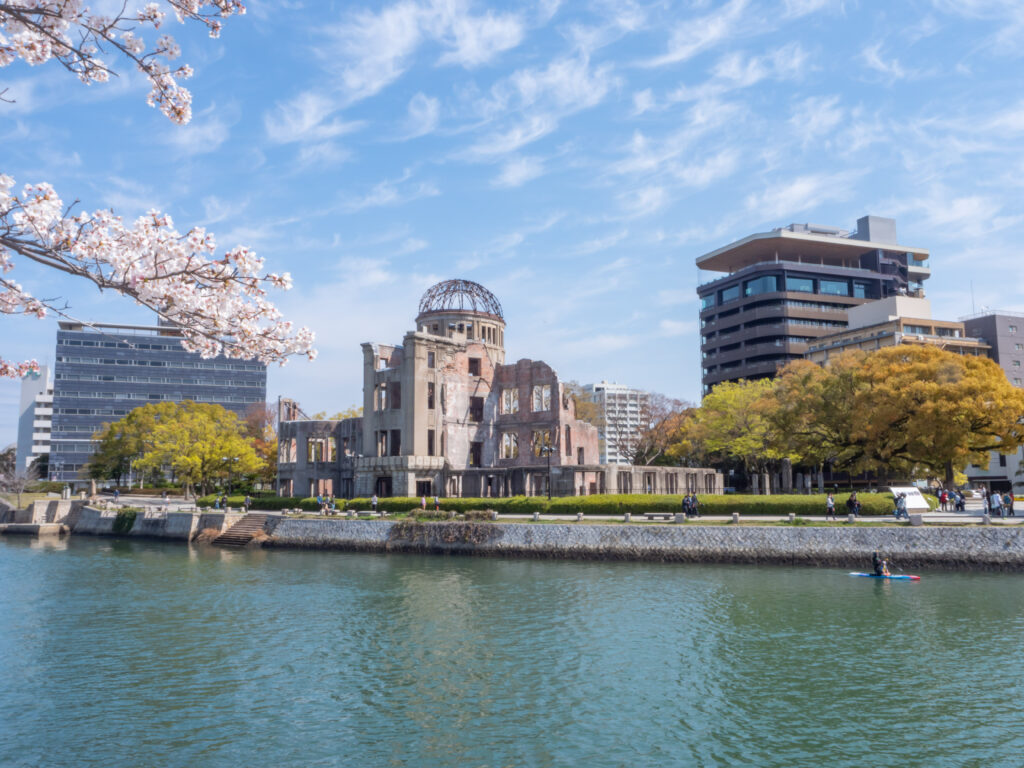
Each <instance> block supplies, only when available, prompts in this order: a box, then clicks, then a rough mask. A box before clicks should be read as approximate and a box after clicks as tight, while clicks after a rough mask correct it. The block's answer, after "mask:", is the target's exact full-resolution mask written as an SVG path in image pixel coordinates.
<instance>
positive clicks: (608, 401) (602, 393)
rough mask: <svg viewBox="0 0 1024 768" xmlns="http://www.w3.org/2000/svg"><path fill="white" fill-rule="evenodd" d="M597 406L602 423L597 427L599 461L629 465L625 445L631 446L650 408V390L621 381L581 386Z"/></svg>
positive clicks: (627, 450) (627, 448)
mask: <svg viewBox="0 0 1024 768" xmlns="http://www.w3.org/2000/svg"><path fill="white" fill-rule="evenodd" d="M583 389H584V391H585V392H586V393H587V394H589V395H590V396H591V397H592V398H593V399H594V402H596V403H597V404H598V405H599V406H600V408H601V413H602V416H603V417H604V425H603V426H599V427H598V437H599V439H600V454H601V459H600V463H601V464H630V463H631V462H630V457H629V455H628V452H629V448H630V447H631V446H633V445H635V443H636V440H637V437H638V435H639V432H640V425H641V424H642V422H643V419H644V418H646V416H647V413H648V412H649V410H650V403H651V396H650V393H648V392H645V391H643V390H642V389H633V388H632V387H627V386H624V385H622V384H615V383H609V382H607V381H602V382H600V383H598V384H587V385H586V386H585V387H583Z"/></svg>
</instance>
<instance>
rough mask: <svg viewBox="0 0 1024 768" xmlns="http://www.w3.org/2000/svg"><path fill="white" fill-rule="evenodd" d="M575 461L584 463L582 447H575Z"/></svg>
mask: <svg viewBox="0 0 1024 768" xmlns="http://www.w3.org/2000/svg"><path fill="white" fill-rule="evenodd" d="M576 463H577V464H583V463H584V461H583V449H582V448H577V449H576Z"/></svg>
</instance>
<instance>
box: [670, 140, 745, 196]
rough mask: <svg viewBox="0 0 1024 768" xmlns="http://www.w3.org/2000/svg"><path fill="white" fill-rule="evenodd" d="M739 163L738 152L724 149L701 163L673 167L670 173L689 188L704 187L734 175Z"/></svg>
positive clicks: (727, 148)
mask: <svg viewBox="0 0 1024 768" xmlns="http://www.w3.org/2000/svg"><path fill="white" fill-rule="evenodd" d="M739 161H740V152H739V150H738V149H736V148H735V147H726V148H725V149H723V150H721V151H719V152H716V153H715V154H713V155H710V156H709V157H706V158H705V159H704V160H703V161H698V162H696V163H691V164H688V165H682V166H677V167H674V168H673V170H672V173H673V174H674V175H675V176H676V178H678V179H679V180H680V181H682V182H683V183H684V184H685V185H687V186H689V187H698V188H700V187H706V186H708V185H710V184H712V183H714V182H716V181H720V180H721V179H724V178H726V177H728V176H731V175H732V174H733V173H735V171H736V169H737V168H738V167H739Z"/></svg>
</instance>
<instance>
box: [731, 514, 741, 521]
mask: <svg viewBox="0 0 1024 768" xmlns="http://www.w3.org/2000/svg"><path fill="white" fill-rule="evenodd" d="M732 521H733V522H734V523H738V522H739V521H740V513H739V512H733V513H732Z"/></svg>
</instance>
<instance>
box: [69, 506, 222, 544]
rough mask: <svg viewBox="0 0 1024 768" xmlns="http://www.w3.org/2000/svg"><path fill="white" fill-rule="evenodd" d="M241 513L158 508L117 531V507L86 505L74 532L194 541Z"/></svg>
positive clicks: (220, 527) (140, 513) (219, 529)
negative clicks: (164, 510) (102, 508)
mask: <svg viewBox="0 0 1024 768" xmlns="http://www.w3.org/2000/svg"><path fill="white" fill-rule="evenodd" d="M241 517H242V515H241V514H240V513H230V512H203V513H198V514H197V513H194V512H157V511H155V510H154V511H150V510H147V511H144V512H139V513H138V514H137V515H136V516H135V522H134V524H133V525H132V528H131V530H130V531H128V532H127V533H120V534H115V533H114V520H116V519H117V511H116V510H101V509H95V508H93V507H85V508H83V509H82V510H81V512H80V513H79V515H78V519H77V521H76V523H75V525H74V526H72V527H71V532H72V533H74V534H81V535H87V536H132V537H135V538H149V539H174V540H178V541H191V540H192V539H193V538H195V536H196V535H197V534H199V533H201V532H202V531H205V530H210V529H212V530H215V531H217V532H221V531H225V530H227V529H228V528H230V527H231V526H232V525H234V524H235V523H236V522H238V520H239V519H240V518H241Z"/></svg>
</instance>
